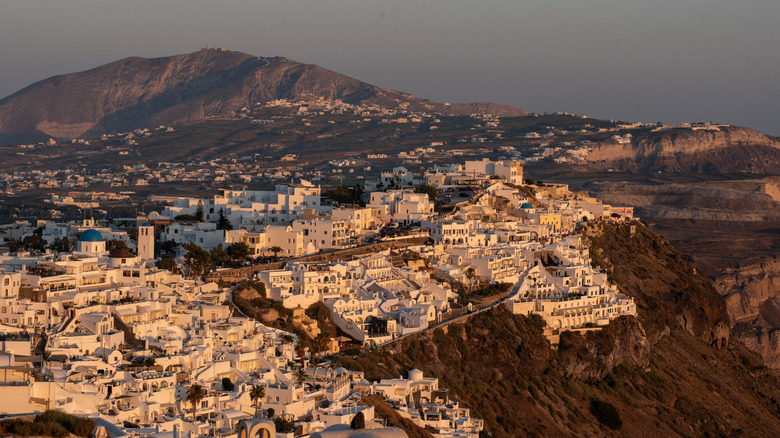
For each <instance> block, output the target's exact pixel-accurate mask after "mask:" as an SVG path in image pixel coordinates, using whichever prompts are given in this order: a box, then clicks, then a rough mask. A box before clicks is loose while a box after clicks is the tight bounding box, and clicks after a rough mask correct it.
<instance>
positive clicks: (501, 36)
mask: <svg viewBox="0 0 780 438" xmlns="http://www.w3.org/2000/svg"><path fill="white" fill-rule="evenodd" d="M778 18H780V1H778V0H742V1H739V2H737V1H733V0H565V1H564V0H479V1H477V0H413V1H407V0H394V1H375V0H356V1H349V0H328V1H323V0H311V1H304V0H278V1H261V0H220V1H219V2H215V1H203V0H154V1H147V0H68V1H51V0H45V1H42V0H0V41H2V44H0V96H6V95H9V94H11V93H13V92H15V91H17V90H19V89H21V88H23V87H25V86H27V85H30V84H32V83H34V82H36V81H38V80H41V79H45V78H47V77H50V76H53V75H56V74H61V73H70V72H75V71H82V70H87V69H90V68H93V67H97V66H99V65H102V64H105V63H108V62H112V61H115V60H118V59H121V58H124V57H128V56H142V57H159V56H169V55H175V54H181V53H188V52H193V51H196V50H198V49H199V48H200V47H203V46H205V45H207V44H208V45H209V46H216V47H225V48H227V49H230V50H237V51H241V52H246V53H250V54H252V55H256V56H284V57H287V58H290V59H293V60H296V61H300V62H305V63H310V64H317V65H320V66H323V67H326V68H329V69H331V70H334V71H337V72H339V73H343V74H345V75H348V76H352V77H354V78H357V79H359V80H362V81H364V82H368V83H371V84H374V85H378V86H381V87H385V88H392V89H396V90H400V91H405V92H409V93H412V94H414V95H416V96H418V97H421V98H427V99H433V100H436V101H441V102H475V101H489V102H496V103H503V104H509V105H514V106H516V107H519V108H523V109H525V110H527V111H530V112H537V113H541V112H554V111H564V112H571V113H575V114H583V115H588V116H590V117H598V118H611V119H620V120H626V121H644V122H657V121H661V122H681V121H692V122H697V121H712V122H721V123H730V124H734V125H740V126H746V127H749V128H753V129H757V130H759V131H761V132H764V133H767V134H771V135H777V136H780V26H779V25H777V23H776V22H777V20H778Z"/></svg>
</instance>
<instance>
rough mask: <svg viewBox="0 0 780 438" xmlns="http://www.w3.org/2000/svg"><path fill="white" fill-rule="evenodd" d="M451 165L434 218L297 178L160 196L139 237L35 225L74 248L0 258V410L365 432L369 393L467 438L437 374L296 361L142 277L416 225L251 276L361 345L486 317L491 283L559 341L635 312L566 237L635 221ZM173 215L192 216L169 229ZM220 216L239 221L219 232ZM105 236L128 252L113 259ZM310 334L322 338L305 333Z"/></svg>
mask: <svg viewBox="0 0 780 438" xmlns="http://www.w3.org/2000/svg"><path fill="white" fill-rule="evenodd" d="M464 173H470V174H471V175H470V176H471V178H474V177H475V176H478V177H480V178H484V180H483V183H481V184H480V185H479V186H478V188H477V189H476V191H475V195H474V196H473V197H471V198H470V199H468V200H467V201H464V202H461V203H458V204H457V206H456V208H455V209H454V210H453V211H451V212H449V213H446V214H436V212H435V211H434V208H433V202H432V201H431V200H430V199H429V197H428V194H425V193H414V192H413V191H412V190H409V189H406V190H387V191H384V192H380V191H377V192H373V193H371V194H370V195H369V202H368V205H366V206H365V207H333V206H329V205H325V204H323V202H322V200H321V192H320V188H319V187H316V186H314V185H313V184H311V183H308V182H305V181H303V182H302V183H301V184H297V185H283V186H277V187H276V188H275V189H274V190H272V191H232V190H228V191H225V192H224V193H223V194H221V195H219V196H215V197H213V198H202V199H197V198H177V199H173V201H172V204H171V205H170V206H168V207H166V208H165V209H164V210H163V211H162V212H161V213H153V214H150V215H148V216H147V217H146V218H142V219H138V220H137V221H136V223H135V224H134V225H135V227H134V229H135V230H136V232H137V234H136V235H135V236H134V237H135V238H134V239H131V236H130V235H128V233H127V232H126V231H121V230H116V229H112V228H110V227H103V228H101V227H98V226H96V224H95V223H94V222H93V221H91V220H85V221H82V222H81V223H80V224H58V223H54V222H45V223H41V224H39V225H40V226H41V228H40V230H39V231H38V232H39V233H40V235H41V236H42V238H43V239H44V240H45V241H46V242H49V243H51V242H54V241H55V240H56V239H62V238H64V237H70V238H73V237H75V236H78V241H77V242H76V246H75V248H72V249H71V250H62V251H61V252H59V253H55V252H52V251H51V250H48V251H45V252H41V253H26V252H17V253H14V254H11V253H8V254H4V255H0V332H2V333H4V334H5V340H4V341H2V344H1V345H0V347H2V351H1V352H0V367H2V368H3V369H4V370H5V376H6V379H5V381H4V383H3V384H0V412H2V413H7V414H13V413H26V412H36V411H42V410H44V409H49V408H51V409H57V410H61V411H64V412H69V413H73V414H77V415H87V416H90V417H93V418H96V419H98V420H99V421H100V424H101V425H104V426H105V427H108V428H116V430H120V431H124V433H128V434H133V435H137V436H149V437H160V438H162V437H163V436H169V435H165V434H170V433H171V432H172V431H174V430H175V431H176V432H175V433H178V434H180V436H181V434H182V433H189V434H191V435H193V436H198V435H210V436H225V437H227V436H236V431H237V428H238V427H239V423H240V422H242V421H243V420H247V419H250V418H253V417H255V416H256V415H257V416H259V417H261V418H263V417H264V416H269V415H270V414H272V415H273V416H277V417H282V418H284V419H285V420H287V421H290V422H293V423H295V425H296V427H300V431H302V433H303V434H304V435H307V434H316V433H319V432H320V431H323V430H324V429H326V428H328V427H331V426H334V425H344V424H349V423H350V422H351V421H352V419H353V418H354V417H355V416H356V415H358V414H362V417H363V418H364V420H365V421H366V422H367V423H370V424H372V425H379V422H380V420H379V419H376V418H375V415H374V411H373V408H372V407H370V406H363V405H360V404H358V401H359V400H360V399H361V398H362V397H364V396H365V395H368V394H380V395H382V396H383V397H384V398H385V399H386V400H387V401H388V402H389V403H391V405H392V406H393V407H394V409H395V410H396V411H397V412H398V413H399V415H401V416H403V417H405V418H408V419H410V420H411V421H413V422H414V423H416V424H417V425H419V426H421V427H426V426H429V427H431V428H433V429H435V430H437V431H438V432H437V433H434V436H436V437H441V438H456V437H457V438H460V437H464V438H465V437H476V436H478V434H479V432H480V431H481V430H482V429H483V423H482V420H479V419H476V418H472V417H471V415H470V411H469V409H468V408H466V407H462V406H460V405H459V404H458V403H457V402H456V401H454V400H452V399H451V398H450V397H449V393H448V391H447V390H446V389H442V388H439V387H438V380H437V379H435V378H426V377H424V376H423V375H422V372H420V371H417V370H412V371H410V372H409V375H408V377H407V378H399V379H385V380H381V381H378V382H368V381H367V380H366V379H365V377H364V376H363V374H362V373H360V372H355V371H349V370H346V369H343V368H338V369H333V368H332V367H329V366H327V363H325V364H320V366H314V365H312V364H311V363H309V362H308V361H309V359H314V358H315V357H316V355H315V354H313V352H308V351H307V350H306V349H304V348H301V347H300V345H299V344H298V342H297V341H298V340H297V338H296V336H295V335H293V334H291V333H287V332H284V331H282V330H278V329H273V328H270V327H267V326H265V325H263V324H261V323H260V322H258V321H256V320H254V319H251V318H247V317H245V316H243V315H242V314H241V313H240V312H239V311H238V310H236V309H234V308H233V307H232V306H231V305H230V304H229V303H230V302H231V299H232V290H231V289H230V288H220V287H219V286H218V285H217V284H215V283H205V282H203V281H201V280H199V279H188V278H185V277H183V276H181V275H179V274H173V273H171V272H169V271H167V270H164V269H159V268H156V267H155V265H154V261H155V253H154V249H155V240H158V241H174V242H176V243H179V244H182V243H188V242H193V243H196V244H198V245H200V246H202V247H204V248H206V249H208V248H214V247H217V246H219V245H224V244H231V243H235V242H244V243H246V244H247V246H248V247H249V249H250V255H252V256H256V255H261V254H266V253H268V252H269V251H275V252H278V253H280V254H281V255H284V256H289V257H293V258H294V257H297V256H302V255H305V254H311V253H315V252H318V251H321V250H326V249H341V248H346V247H350V246H354V245H356V244H357V242H358V240H359V239H364V238H366V237H368V236H372V235H374V234H376V233H377V230H378V229H379V228H380V227H382V226H384V225H385V224H388V223H392V222H395V223H399V224H406V225H412V224H419V227H420V232H421V233H424V234H425V235H427V236H429V237H430V242H429V243H428V244H425V245H416V246H408V247H406V248H404V249H403V250H397V251H391V250H386V251H383V252H377V253H371V254H364V255H360V256H354V257H353V258H352V259H349V260H344V261H332V262H317V263H312V262H300V261H295V260H290V261H289V262H287V263H286V264H285V265H284V267H283V268H282V269H275V270H261V271H258V272H257V273H256V274H255V278H254V279H255V280H257V281H260V282H262V283H263V285H264V286H265V290H266V296H267V298H270V299H273V300H276V301H279V302H281V304H282V305H283V306H284V307H286V308H289V309H292V310H293V312H292V314H293V319H294V320H295V321H298V322H303V323H306V321H305V320H306V319H307V318H305V315H304V310H305V309H307V308H309V307H310V306H311V305H313V304H315V303H318V302H321V303H324V305H325V306H326V307H327V309H328V310H329V311H330V313H331V317H332V320H333V322H334V323H335V324H336V326H337V327H338V328H339V329H340V330H341V331H342V332H343V333H346V334H347V335H349V336H350V337H351V338H353V339H354V340H355V341H357V342H359V343H362V344H363V345H365V346H368V347H373V346H380V345H383V344H386V343H388V342H393V341H394V340H396V339H398V338H400V337H404V336H407V335H410V334H413V333H418V332H421V331H424V330H429V329H431V328H434V327H436V326H437V324H439V323H441V322H443V321H448V320H451V319H453V318H462V317H464V316H465V315H467V314H468V313H470V312H474V311H481V310H482V308H476V307H475V306H473V303H469V302H466V301H464V298H462V297H463V295H462V294H463V293H464V292H465V293H466V295H468V293H470V292H476V291H480V290H483V289H484V290H487V288H490V287H495V286H499V285H501V286H505V287H504V289H503V290H504V291H505V292H503V293H502V294H501V295H500V296H498V297H496V299H495V300H493V301H491V304H490V305H497V304H500V303H503V305H506V306H507V307H508V308H509V309H511V310H512V311H513V312H514V313H518V314H524V315H525V314H538V315H541V316H542V317H543V318H544V319H545V321H546V322H547V328H546V330H547V331H546V334H547V335H548V336H549V338H550V339H551V341H552V342H553V343H555V339H556V337H557V335H558V334H559V333H560V331H562V330H571V329H574V330H578V329H596V328H598V327H600V326H603V325H606V324H608V323H609V321H610V320H611V319H613V318H615V317H618V316H620V315H635V314H636V306H635V304H634V302H633V300H632V299H631V298H630V297H627V296H625V295H623V294H621V293H620V292H619V291H618V289H617V288H616V287H615V286H614V285H613V284H611V283H610V281H609V280H608V278H607V276H606V274H605V273H603V272H601V271H599V270H598V269H596V268H593V267H591V265H590V260H589V256H588V249H587V248H586V247H585V246H584V245H583V242H582V240H581V239H580V237H579V235H578V234H577V233H576V231H577V228H578V227H579V226H581V224H582V223H583V222H585V221H591V220H624V219H626V218H632V217H633V211H632V210H631V209H630V208H625V207H612V206H609V205H605V204H602V203H600V202H598V201H597V200H595V199H592V198H588V197H583V196H580V195H576V194H574V193H571V192H570V191H569V190H568V188H567V187H566V186H562V185H548V186H543V187H533V188H532V190H531V189H529V188H528V187H518V186H519V185H520V184H521V181H522V178H523V172H522V165H520V164H519V163H517V162H490V161H475V162H467V163H466V166H460V167H458V166H450V167H447V168H440V169H436V170H435V172H433V173H431V174H430V175H429V178H430V177H431V176H436V177H438V176H440V175H444V176H445V180H443V183H446V184H450V183H452V182H453V181H456V182H457V179H454V180H453V179H451V180H450V181H449V182H447V181H446V178H447V175H450V176H455V175H456V174H461V175H462V174H464ZM471 184H472V182H471V180H470V181H469V187H471ZM182 215H188V217H196V216H202V220H200V221H197V220H196V221H192V220H177V219H176V217H177V216H178V217H181V216H182ZM220 220H222V222H225V221H227V222H229V223H230V224H231V225H232V226H233V228H234V229H233V230H224V229H217V226H216V225H217V223H218V222H220ZM131 222H132V221H131ZM31 229H32V227H31V226H29V224H27V225H25V224H22V223H18V224H11V225H9V226H6V227H3V228H2V229H1V230H0V234H2V235H4V236H5V235H6V234H7V235H8V236H9V237H8V238H14V239H17V240H18V238H19V237H22V236H23V235H29V233H30V232H31ZM11 236H12V237H11ZM111 240H116V241H121V242H124V243H125V244H126V245H125V246H126V248H125V246H122V245H120V246H118V247H117V248H118V249H115V250H113V251H111V252H109V251H108V250H107V241H111ZM272 248H273V250H272ZM128 249H129V250H135V254H134V253H132V252H130V251H129V250H128ZM178 260H179V261H181V259H178ZM458 292H460V293H461V295H459V293H458ZM305 331H306V332H307V333H308V334H309V335H311V336H312V337H314V336H316V335H317V334H318V333H319V329H318V328H317V327H316V324H309V325H308V326H307V327H306V328H305ZM36 346H37V347H38V348H40V347H43V350H44V360H43V361H42V362H41V360H40V359H36V358H35V357H34V356H33V353H34V351H35V348H36ZM325 350H327V351H326V352H336V351H337V350H338V342H337V341H336V340H334V339H332V338H331V339H329V342H328V343H327V345H326V348H325ZM194 384H197V385H200V386H201V388H202V390H203V393H202V397H200V398H199V399H198V400H197V404H196V406H193V405H192V403H191V400H189V399H188V397H187V392H188V389H189V388H191V387H192V385H194ZM257 385H259V386H261V387H262V388H264V392H265V395H264V396H262V397H260V398H259V399H258V398H253V397H252V388H253V387H257ZM112 430H113V429H112ZM280 435H281V436H292V435H291V434H287V435H285V434H284V433H282V434H280ZM314 436H316V435H314Z"/></svg>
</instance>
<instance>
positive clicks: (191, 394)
mask: <svg viewBox="0 0 780 438" xmlns="http://www.w3.org/2000/svg"><path fill="white" fill-rule="evenodd" d="M205 397H206V392H205V391H204V390H203V387H202V386H200V385H198V384H197V383H194V384H193V385H192V386H190V387H189V388H188V389H187V401H188V402H190V403H192V419H193V420H194V419H195V412H196V410H197V408H198V403H200V401H201V400H203V399H204V398H205Z"/></svg>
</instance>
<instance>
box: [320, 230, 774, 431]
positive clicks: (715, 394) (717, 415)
mask: <svg viewBox="0 0 780 438" xmlns="http://www.w3.org/2000/svg"><path fill="white" fill-rule="evenodd" d="M634 226H635V228H634V229H633V232H632V229H631V227H629V226H628V225H611V224H604V225H600V226H595V225H594V226H593V227H591V228H589V229H588V230H587V237H588V239H589V240H590V242H591V245H592V246H591V248H592V254H594V256H595V257H596V258H597V261H598V263H600V264H601V265H602V266H603V268H604V269H606V270H607V271H608V272H609V274H610V276H611V277H612V278H613V279H614V281H615V282H616V283H617V284H618V286H619V287H620V288H621V290H623V291H625V292H626V293H628V294H629V295H632V296H633V297H634V298H635V299H636V301H637V304H638V312H639V316H638V318H633V317H621V318H618V319H616V320H614V321H612V323H611V324H610V325H609V326H608V327H606V328H605V329H604V330H601V331H597V332H588V333H587V334H585V335H581V334H575V333H571V332H564V333H563V334H562V335H561V340H560V344H559V346H558V349H557V350H554V349H552V348H551V346H550V345H549V343H548V342H547V341H546V339H545V338H544V337H543V335H542V330H543V327H544V321H543V320H542V319H541V318H539V317H537V316H532V317H525V316H519V315H512V314H511V313H509V312H508V310H506V308H504V307H503V306H499V307H497V308H495V309H492V310H491V311H487V312H484V313H480V314H476V315H474V316H472V317H471V318H470V319H469V320H468V322H467V323H465V324H462V325H461V324H451V325H449V326H447V327H444V328H439V329H436V330H434V331H432V332H425V333H421V334H418V335H416V336H412V337H410V338H408V339H404V340H403V341H400V342H396V343H393V344H390V345H389V346H387V347H385V348H383V349H380V350H377V351H361V352H360V353H358V354H357V355H355V356H349V355H344V356H341V357H338V358H336V359H335V362H336V363H337V364H343V365H345V366H349V367H354V368H356V369H362V370H364V371H365V372H366V377H367V378H369V379H377V378H384V377H397V376H398V375H401V374H403V373H404V372H406V371H407V370H409V369H412V368H419V369H421V370H423V371H424V372H425V373H426V375H429V376H436V377H438V378H439V379H441V386H442V387H447V388H450V390H451V392H452V395H453V397H454V398H455V399H457V400H460V401H462V402H463V403H464V404H465V405H466V406H469V407H471V408H472V413H473V415H474V416H477V417H481V418H483V419H484V420H485V423H486V430H487V432H488V433H489V434H491V435H492V436H495V437H514V436H596V435H598V436H728V435H743V436H776V435H777V434H778V431H780V417H778V412H779V411H778V408H780V405H778V402H777V401H778V400H780V399H779V398H778V397H780V382H779V381H778V380H777V378H776V377H775V376H774V375H773V374H771V373H770V372H769V371H768V370H767V369H766V368H765V367H764V366H763V365H761V361H760V359H759V358H758V357H757V356H756V355H755V354H753V353H752V352H750V351H749V350H748V349H747V348H745V346H744V345H742V344H741V343H739V342H736V341H734V340H733V339H731V340H730V339H729V323H728V315H727V314H726V304H725V302H724V300H723V298H722V297H721V296H720V295H719V294H718V293H717V292H716V291H715V289H714V288H713V286H712V284H711V283H709V281H708V280H707V279H706V278H705V277H703V276H702V275H700V274H698V273H696V272H695V267H694V265H693V263H692V260H691V258H690V257H688V256H685V255H683V254H680V253H678V252H677V251H675V250H674V249H673V248H672V247H671V246H670V245H669V244H668V242H666V241H665V240H664V239H662V238H661V237H659V236H658V235H656V234H654V233H653V232H652V231H651V230H650V229H649V228H647V227H646V226H644V225H642V224H640V223H635V224H634ZM603 406H612V407H613V408H614V410H612V409H600V407H603ZM608 425H609V426H608ZM610 426H611V427H610ZM613 429H617V430H613Z"/></svg>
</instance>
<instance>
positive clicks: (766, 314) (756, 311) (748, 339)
mask: <svg viewBox="0 0 780 438" xmlns="http://www.w3.org/2000/svg"><path fill="white" fill-rule="evenodd" d="M715 284H716V287H717V288H718V290H719V291H721V293H722V294H723V295H724V297H725V299H726V304H727V306H728V309H729V314H730V315H731V316H732V318H733V320H734V327H733V331H732V332H733V334H734V336H735V337H736V338H737V339H739V340H740V341H741V342H742V343H744V344H745V345H746V346H747V347H748V348H750V349H751V350H753V351H755V352H756V353H758V354H759V355H761V357H762V358H763V359H764V362H765V363H766V365H767V366H768V367H770V368H772V369H775V370H780V258H778V257H771V258H765V259H763V260H761V261H759V262H755V263H751V264H747V265H743V266H738V267H731V268H729V269H725V270H724V271H723V272H722V273H721V275H720V276H719V277H718V278H717V280H716V283H715Z"/></svg>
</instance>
